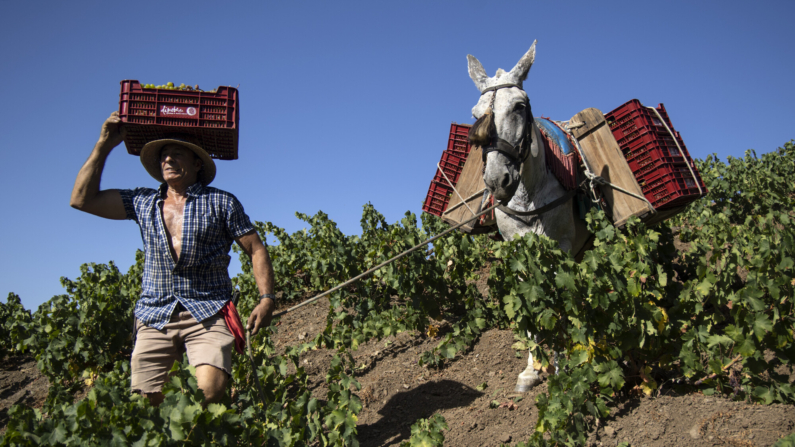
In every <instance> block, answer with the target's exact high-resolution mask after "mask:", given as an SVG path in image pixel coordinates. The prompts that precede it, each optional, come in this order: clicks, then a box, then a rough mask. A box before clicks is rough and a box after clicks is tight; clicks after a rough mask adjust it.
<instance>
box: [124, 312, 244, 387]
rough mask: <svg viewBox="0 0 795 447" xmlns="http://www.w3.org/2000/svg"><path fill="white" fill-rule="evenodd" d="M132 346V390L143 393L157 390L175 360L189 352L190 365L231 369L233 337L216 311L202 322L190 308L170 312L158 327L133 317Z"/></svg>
mask: <svg viewBox="0 0 795 447" xmlns="http://www.w3.org/2000/svg"><path fill="white" fill-rule="evenodd" d="M135 331H136V336H135V348H134V349H133V353H132V360H131V366H132V386H131V387H132V390H133V391H140V392H142V393H156V392H158V391H160V389H161V388H162V387H163V384H164V383H165V382H166V380H167V379H168V373H169V371H170V370H171V367H172V366H174V362H175V361H182V354H183V353H184V352H187V353H188V361H189V362H190V364H191V365H193V366H200V365H212V366H214V367H216V368H218V369H221V370H224V371H226V373H227V374H231V373H232V350H234V346H235V337H234V335H232V333H231V332H230V331H229V328H228V327H227V326H226V322H225V321H224V317H223V316H222V315H221V314H220V313H219V314H216V315H214V316H212V317H210V318H208V319H206V320H204V321H202V322H198V321H196V319H195V318H193V316H192V315H191V314H190V312H187V311H183V312H179V313H175V314H174V315H172V316H171V320H170V321H169V322H168V323H167V324H166V325H165V326H164V327H163V329H161V330H157V329H155V328H152V327H149V326H146V325H144V324H143V323H141V322H140V321H138V319H136V320H135Z"/></svg>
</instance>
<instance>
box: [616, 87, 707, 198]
mask: <svg viewBox="0 0 795 447" xmlns="http://www.w3.org/2000/svg"><path fill="white" fill-rule="evenodd" d="M655 109H656V110H657V112H659V114H660V117H658V116H657V114H656V113H654V112H653V111H651V110H650V109H648V108H646V107H644V106H643V104H641V103H640V101H638V100H637V99H633V100H631V101H628V102H626V103H624V104H622V105H621V106H620V107H618V108H617V109H615V110H613V111H611V112H610V113H607V114H605V119H606V120H607V123H608V125H609V126H610V129H611V130H612V132H613V136H614V137H615V138H616V141H617V142H618V145H619V146H620V147H621V151H622V152H623V153H624V157H626V159H627V163H628V164H629V167H630V169H631V170H632V173H633V174H634V175H635V179H636V180H637V181H638V184H640V185H641V187H642V189H643V194H644V195H645V196H646V199H647V200H649V202H651V204H652V205H653V206H654V207H655V208H656V209H660V208H671V207H675V206H682V205H686V204H688V203H690V202H692V201H694V200H696V199H697V198H699V197H703V196H704V195H706V193H707V188H706V187H705V186H704V182H703V180H702V179H701V175H700V174H699V172H698V170H697V169H696V167H695V164H694V163H693V160H692V158H691V157H690V152H689V151H688V150H687V146H685V143H684V141H683V140H682V137H681V135H680V134H679V132H677V131H676V130H674V127H673V124H671V120H670V118H669V116H668V112H667V111H666V110H665V106H663V105H662V104H659V105H658V106H657V107H655ZM660 118H662V120H660ZM663 122H664V123H665V124H667V125H668V128H669V129H670V130H671V132H668V130H667V129H666V128H665V125H663ZM671 133H673V135H671ZM677 142H678V143H679V147H681V149H682V151H681V152H680V151H679V148H677V145H676V143H677ZM683 154H684V156H683ZM688 165H689V166H690V168H692V171H693V174H695V178H693V174H691V172H690V169H688ZM697 185H700V186H701V194H699V190H698V186H697Z"/></svg>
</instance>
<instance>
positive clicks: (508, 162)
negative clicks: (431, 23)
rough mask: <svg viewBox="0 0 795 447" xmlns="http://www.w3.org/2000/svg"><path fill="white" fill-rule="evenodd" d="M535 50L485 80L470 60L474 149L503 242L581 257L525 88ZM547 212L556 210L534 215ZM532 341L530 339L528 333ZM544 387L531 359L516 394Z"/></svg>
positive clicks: (581, 240)
mask: <svg viewBox="0 0 795 447" xmlns="http://www.w3.org/2000/svg"><path fill="white" fill-rule="evenodd" d="M535 49H536V42H533V45H532V46H531V47H530V49H529V50H528V51H527V53H525V55H524V56H522V58H521V59H520V60H519V62H518V63H517V64H516V66H515V67H514V68H513V69H512V70H511V71H509V72H506V71H504V70H503V69H501V68H500V69H498V70H497V73H496V74H495V76H494V77H489V76H488V75H487V74H486V71H485V70H484V69H483V65H482V64H481V63H480V61H478V60H477V59H476V58H475V57H474V56H472V55H467V60H468V63H469V64H468V65H469V76H470V77H471V78H472V81H474V82H475V86H477V88H478V90H480V93H481V95H480V99H479V100H478V102H477V104H476V105H475V107H473V108H472V115H473V116H474V117H475V118H476V119H477V120H478V121H477V122H476V123H475V125H474V126H473V129H472V132H470V137H471V139H472V143H473V145H477V146H480V147H481V151H482V154H483V157H484V162H485V167H484V171H483V180H484V182H485V184H486V187H487V188H488V190H489V192H490V193H491V195H492V196H493V197H494V199H495V200H496V201H498V202H499V203H501V204H502V205H503V207H501V208H497V209H496V212H495V215H496V219H497V226H498V228H499V230H500V233H501V234H502V236H503V237H504V238H505V239H506V240H511V239H513V238H515V237H521V236H522V235H524V234H526V233H528V232H533V233H536V234H539V235H544V236H547V237H549V238H551V239H554V240H555V241H557V242H558V243H559V244H560V247H561V249H563V250H566V251H568V252H571V253H574V254H577V253H579V252H580V251H581V250H582V248H583V247H584V246H585V244H586V243H587V241H588V238H589V233H588V230H587V228H586V225H585V223H584V222H583V221H582V220H581V219H579V218H578V217H577V216H576V215H575V205H576V204H575V201H574V198H573V194H568V193H569V191H567V190H566V189H565V188H564V187H563V185H562V184H561V183H560V181H559V180H558V179H557V178H556V177H555V176H554V175H553V174H552V173H551V172H549V170H548V169H547V164H546V160H545V157H546V153H545V150H544V146H543V142H542V140H541V133H540V130H539V127H538V125H537V124H536V122H535V120H534V118H533V115H532V111H531V108H530V101H529V99H528V96H527V93H525V91H524V88H523V82H524V81H525V79H527V74H528V72H529V71H530V67H531V66H532V65H533V62H534V61H535V52H536V51H535ZM488 114H492V116H491V117H488V116H487V115H488ZM489 120H493V124H492V123H490V122H489ZM484 127H490V129H485V128H484ZM542 207H544V208H545V209H547V208H550V207H551V208H552V209H548V210H546V211H542V212H540V214H532V213H533V211H534V210H540V209H541V208H542ZM506 208H507V209H506ZM522 214H525V215H522ZM527 335H528V337H529V336H531V334H530V333H529V332H528V334H527ZM539 382H540V378H539V376H538V373H537V372H536V370H535V368H534V367H533V355H532V353H530V354H529V357H528V361H527V368H526V369H525V370H524V371H523V372H522V373H521V374H519V378H518V381H517V384H516V391H517V392H524V391H527V390H529V389H530V388H532V387H533V386H535V385H536V384H538V383H539Z"/></svg>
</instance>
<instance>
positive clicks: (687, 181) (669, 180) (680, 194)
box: [642, 166, 706, 209]
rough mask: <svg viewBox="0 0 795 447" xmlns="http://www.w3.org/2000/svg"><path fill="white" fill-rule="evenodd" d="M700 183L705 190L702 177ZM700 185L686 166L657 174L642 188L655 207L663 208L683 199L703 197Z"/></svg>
mask: <svg viewBox="0 0 795 447" xmlns="http://www.w3.org/2000/svg"><path fill="white" fill-rule="evenodd" d="M698 183H700V184H701V185H700V186H701V190H702V192H703V191H704V190H705V189H706V188H705V187H704V185H703V182H701V179H700V178H699V179H698ZM698 186H699V185H697V184H696V179H694V178H693V175H692V174H691V173H690V171H689V170H688V169H687V167H686V166H685V167H681V168H679V169H678V170H675V171H674V172H672V173H666V174H664V175H660V176H656V178H655V179H652V180H650V181H648V182H646V183H645V184H644V185H643V186H642V188H643V195H644V196H646V199H647V200H649V202H651V204H652V205H654V208H655V209H663V208H666V207H670V206H671V205H675V204H676V203H679V202H682V201H684V200H683V199H690V200H695V199H698V198H699V197H701V194H699V191H698Z"/></svg>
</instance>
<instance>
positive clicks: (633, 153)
mask: <svg viewBox="0 0 795 447" xmlns="http://www.w3.org/2000/svg"><path fill="white" fill-rule="evenodd" d="M622 152H624V157H625V158H626V159H627V163H628V164H629V168H630V169H631V170H632V172H633V173H636V175H635V177H637V173H639V172H640V171H641V170H642V169H643V168H645V167H646V166H647V165H649V164H654V165H659V164H660V163H684V162H687V161H688V160H690V154H689V153H688V152H687V151H686V148H684V147H683V148H682V153H684V157H683V156H682V153H680V152H679V149H678V148H677V147H676V145H675V144H666V143H665V141H664V140H654V141H650V142H648V143H646V144H644V145H641V146H639V147H637V148H635V149H627V150H626V151H622Z"/></svg>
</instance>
